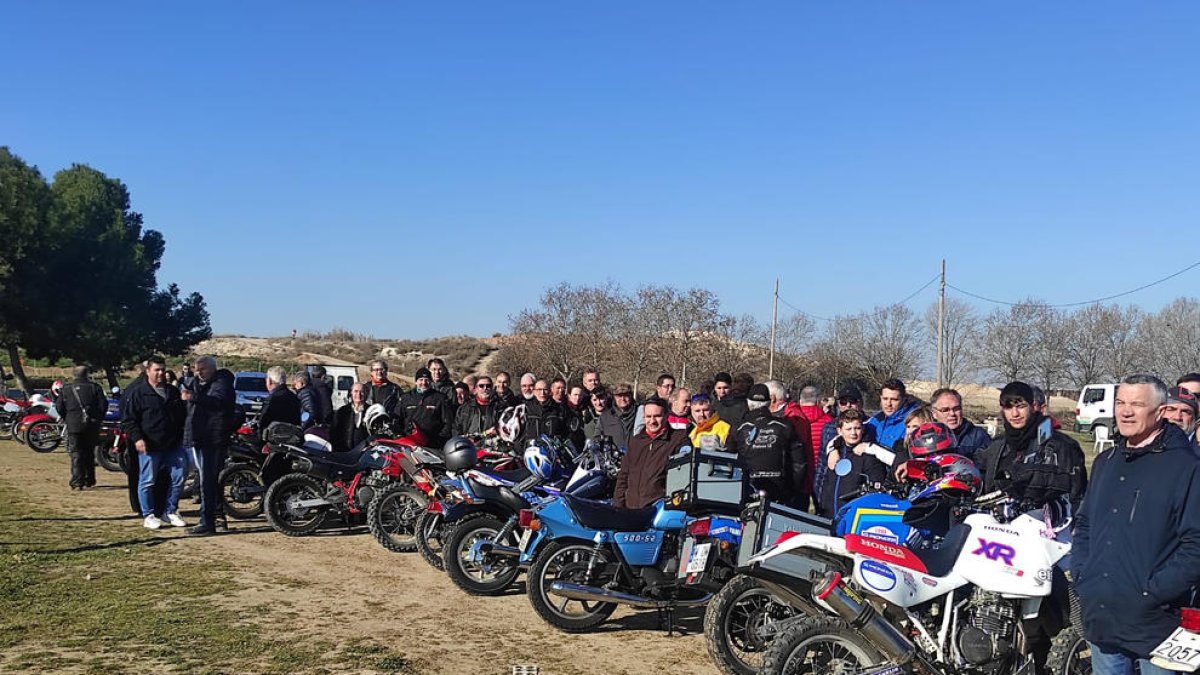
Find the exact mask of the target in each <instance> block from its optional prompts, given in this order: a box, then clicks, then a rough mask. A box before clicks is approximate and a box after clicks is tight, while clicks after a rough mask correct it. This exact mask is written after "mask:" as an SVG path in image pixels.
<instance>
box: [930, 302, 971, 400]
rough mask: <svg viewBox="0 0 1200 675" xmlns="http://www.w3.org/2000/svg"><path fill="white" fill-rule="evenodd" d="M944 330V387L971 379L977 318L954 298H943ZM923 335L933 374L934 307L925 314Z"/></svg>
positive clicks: (934, 349)
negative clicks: (929, 354) (930, 355)
mask: <svg viewBox="0 0 1200 675" xmlns="http://www.w3.org/2000/svg"><path fill="white" fill-rule="evenodd" d="M945 322H946V330H945V333H944V334H943V336H942V379H943V380H945V383H946V384H947V385H953V384H962V383H964V382H968V381H970V380H969V379H968V378H973V377H974V376H975V367H976V364H975V353H976V349H977V342H978V336H979V334H978V331H979V326H978V317H977V316H976V315H975V310H974V308H972V307H971V305H969V304H967V303H966V302H965V301H963V300H959V299H958V298H946V305H945ZM925 334H926V344H927V347H928V348H929V351H930V352H931V353H932V354H933V355H934V357H933V367H934V372H935V373H936V372H937V342H938V339H937V336H938V306H937V303H936V302H935V303H933V304H932V305H930V307H929V308H928V309H926V310H925Z"/></svg>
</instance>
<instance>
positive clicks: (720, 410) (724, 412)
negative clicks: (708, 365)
mask: <svg viewBox="0 0 1200 675" xmlns="http://www.w3.org/2000/svg"><path fill="white" fill-rule="evenodd" d="M747 380H748V381H747ZM752 386H754V378H753V377H750V376H749V375H748V374H747V373H739V374H738V386H737V387H735V386H734V378H733V377H732V376H731V375H730V374H729V373H717V374H716V376H715V377H714V378H713V393H714V394H716V396H717V400H716V401H714V402H713V412H715V413H716V414H717V415H720V417H721V419H723V420H725V421H726V422H728V423H729V426H731V427H733V428H734V429H736V428H737V427H738V425H739V424H741V423H742V418H744V417H745V416H746V412H747V411H748V410H749V409H748V408H747V407H746V393H747V392H749V391H750V387H752Z"/></svg>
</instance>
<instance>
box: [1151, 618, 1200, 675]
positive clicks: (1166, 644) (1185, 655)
mask: <svg viewBox="0 0 1200 675" xmlns="http://www.w3.org/2000/svg"><path fill="white" fill-rule="evenodd" d="M1150 660H1151V661H1153V662H1154V664H1155V665H1157V666H1159V667H1162V668H1166V669H1168V670H1176V671H1180V672H1184V673H1194V672H1196V670H1197V669H1200V633H1193V632H1191V631H1188V630H1184V629H1183V628H1176V629H1175V632H1174V633H1172V634H1171V637H1169V638H1167V639H1166V640H1164V641H1163V643H1162V644H1161V645H1159V646H1158V647H1157V648H1155V650H1154V651H1152V652H1150Z"/></svg>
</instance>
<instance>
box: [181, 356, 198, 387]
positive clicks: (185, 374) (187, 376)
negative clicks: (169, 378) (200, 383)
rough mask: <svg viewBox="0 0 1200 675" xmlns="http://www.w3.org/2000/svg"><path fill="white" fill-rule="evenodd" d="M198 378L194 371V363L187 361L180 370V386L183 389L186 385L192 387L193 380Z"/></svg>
mask: <svg viewBox="0 0 1200 675" xmlns="http://www.w3.org/2000/svg"><path fill="white" fill-rule="evenodd" d="M195 379H196V374H195V373H194V372H192V364H190V363H185V364H183V367H182V368H180V370H179V388H180V390H181V391H182V390H183V388H184V387H191V386H192V382H193V381H194V380H195Z"/></svg>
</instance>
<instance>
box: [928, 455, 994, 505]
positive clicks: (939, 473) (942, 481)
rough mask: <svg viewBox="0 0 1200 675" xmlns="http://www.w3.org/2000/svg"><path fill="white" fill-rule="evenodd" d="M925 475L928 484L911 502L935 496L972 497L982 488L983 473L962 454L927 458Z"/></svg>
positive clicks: (977, 494)
mask: <svg viewBox="0 0 1200 675" xmlns="http://www.w3.org/2000/svg"><path fill="white" fill-rule="evenodd" d="M925 477H926V478H928V479H929V485H927V486H926V487H925V489H924V490H921V492H920V493H919V494H918V495H917V496H916V497H913V499H912V501H913V502H916V501H919V500H923V499H931V498H933V497H935V496H953V497H966V498H968V499H974V498H975V497H978V496H979V490H980V489H981V488H983V475H982V474H980V473H979V469H978V468H976V467H975V463H974V462H972V461H971V460H969V459H967V458H966V457H963V456H962V455H954V454H945V455H939V456H937V457H931V458H929V460H928V461H927V463H926V467H925Z"/></svg>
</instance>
